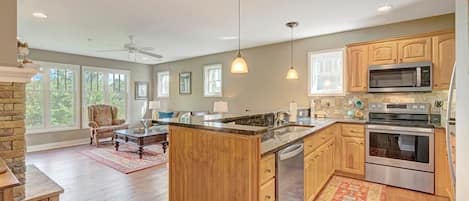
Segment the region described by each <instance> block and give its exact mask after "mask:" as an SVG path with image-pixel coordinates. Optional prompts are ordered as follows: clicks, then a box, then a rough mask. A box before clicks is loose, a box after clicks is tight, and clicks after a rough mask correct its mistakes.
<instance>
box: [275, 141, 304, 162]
mask: <svg viewBox="0 0 469 201" xmlns="http://www.w3.org/2000/svg"><path fill="white" fill-rule="evenodd" d="M303 149H304V146H303V144H294V145H291V146H289V147H287V148H285V149H283V150H282V151H280V152H279V153H278V155H279V156H278V158H279V160H281V161H283V160H287V159H289V158H293V157H295V156H296V155H298V154H300V153H302V152H303Z"/></svg>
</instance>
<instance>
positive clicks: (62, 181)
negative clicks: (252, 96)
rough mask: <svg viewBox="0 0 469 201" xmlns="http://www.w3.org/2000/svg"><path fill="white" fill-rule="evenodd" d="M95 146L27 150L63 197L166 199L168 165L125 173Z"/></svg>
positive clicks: (390, 190)
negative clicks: (93, 152) (94, 153)
mask: <svg viewBox="0 0 469 201" xmlns="http://www.w3.org/2000/svg"><path fill="white" fill-rule="evenodd" d="M94 148H95V147H94V146H88V145H84V146H77V147H71V148H64V149H56V150H50V151H43V152H35V153H28V154H27V155H26V163H27V164H34V165H36V166H37V167H38V168H39V169H40V170H42V171H43V172H44V173H46V174H47V175H48V176H49V177H51V178H52V179H53V180H54V181H56V182H57V183H58V184H59V185H61V186H62V187H63V188H64V189H65V192H64V193H63V194H62V195H61V197H60V200H61V201H131V200H132V201H167V200H168V168H167V167H161V166H160V167H155V168H149V169H146V170H142V171H138V172H135V173H132V174H128V175H127V174H123V173H121V172H118V171H116V170H114V169H112V168H110V167H107V166H105V165H102V164H101V163H98V162H96V161H94V160H93V159H90V158H88V157H87V156H85V155H83V154H81V153H80V152H81V151H83V150H87V149H94ZM386 195H387V196H386V200H387V201H447V199H446V198H441V197H436V196H432V195H428V194H425V193H418V192H414V191H409V190H405V189H400V188H394V187H387V189H386Z"/></svg>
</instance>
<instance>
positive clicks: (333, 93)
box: [307, 48, 347, 96]
mask: <svg viewBox="0 0 469 201" xmlns="http://www.w3.org/2000/svg"><path fill="white" fill-rule="evenodd" d="M332 52H341V53H342V68H341V69H342V77H341V78H342V79H341V80H342V90H341V91H331V92H325V91H322V92H312V89H313V81H314V80H313V76H312V66H311V64H312V56H313V55H315V54H323V53H332ZM346 57H347V55H346V52H345V48H336V49H327V50H320V51H310V52H308V67H307V68H308V96H345V93H346V87H347V86H346V80H345V77H346V76H347V71H346V69H347V62H346V61H347V58H346Z"/></svg>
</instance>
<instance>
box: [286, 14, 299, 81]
mask: <svg viewBox="0 0 469 201" xmlns="http://www.w3.org/2000/svg"><path fill="white" fill-rule="evenodd" d="M286 26H287V27H289V28H290V29H291V38H290V68H289V69H288V72H287V80H297V79H298V72H296V70H295V67H293V28H295V27H297V26H298V22H288V23H287V24H286Z"/></svg>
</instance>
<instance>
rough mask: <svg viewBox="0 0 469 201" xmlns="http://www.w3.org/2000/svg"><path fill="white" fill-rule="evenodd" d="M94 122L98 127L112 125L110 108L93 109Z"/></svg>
mask: <svg viewBox="0 0 469 201" xmlns="http://www.w3.org/2000/svg"><path fill="white" fill-rule="evenodd" d="M93 112H94V114H93V115H94V121H95V122H96V123H97V124H98V125H99V126H110V125H112V111H111V107H96V108H94V111H93Z"/></svg>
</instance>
